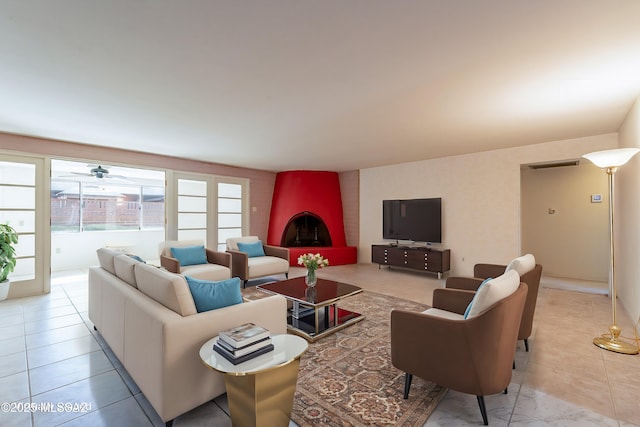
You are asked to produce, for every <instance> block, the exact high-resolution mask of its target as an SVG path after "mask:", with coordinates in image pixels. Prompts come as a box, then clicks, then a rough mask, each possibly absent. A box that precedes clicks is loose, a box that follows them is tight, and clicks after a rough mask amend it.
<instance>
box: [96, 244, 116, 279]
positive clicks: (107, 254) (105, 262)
mask: <svg viewBox="0 0 640 427" xmlns="http://www.w3.org/2000/svg"><path fill="white" fill-rule="evenodd" d="M96 253H97V254H98V262H99V263H100V267H102V268H104V269H105V270H107V271H108V272H109V273H111V274H116V267H115V266H114V264H113V259H114V258H115V257H117V256H118V255H122V252H119V251H114V250H113V249H108V248H100V249H98V250H97V251H96Z"/></svg>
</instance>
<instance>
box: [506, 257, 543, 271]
mask: <svg viewBox="0 0 640 427" xmlns="http://www.w3.org/2000/svg"><path fill="white" fill-rule="evenodd" d="M535 266H536V259H535V257H534V256H533V255H531V254H526V255H522V256H521V257H518V258H515V259H514V260H513V261H511V262H510V263H509V265H507V268H506V269H505V270H504V272H505V273H506V272H507V271H511V270H515V271H517V272H518V274H519V275H520V276H523V275H524V274H525V273H528V272H530V271H531V270H533V269H534V267H535Z"/></svg>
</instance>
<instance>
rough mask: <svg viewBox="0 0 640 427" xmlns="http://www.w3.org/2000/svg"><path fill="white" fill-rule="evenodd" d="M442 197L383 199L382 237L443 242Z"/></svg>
mask: <svg viewBox="0 0 640 427" xmlns="http://www.w3.org/2000/svg"><path fill="white" fill-rule="evenodd" d="M441 215H442V199H441V198H432V199H410V200H383V201H382V237H383V238H384V239H394V240H411V241H414V242H430V243H442V218H441Z"/></svg>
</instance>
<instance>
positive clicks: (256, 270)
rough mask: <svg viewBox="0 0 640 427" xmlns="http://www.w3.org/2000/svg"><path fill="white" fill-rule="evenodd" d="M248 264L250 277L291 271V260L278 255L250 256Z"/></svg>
mask: <svg viewBox="0 0 640 427" xmlns="http://www.w3.org/2000/svg"><path fill="white" fill-rule="evenodd" d="M247 264H248V267H249V277H250V278H254V277H263V276H269V275H271V274H281V273H287V272H288V271H289V262H288V261H287V260H285V259H282V258H279V257H276V256H269V255H267V256H260V257H253V258H249V259H248V260H247Z"/></svg>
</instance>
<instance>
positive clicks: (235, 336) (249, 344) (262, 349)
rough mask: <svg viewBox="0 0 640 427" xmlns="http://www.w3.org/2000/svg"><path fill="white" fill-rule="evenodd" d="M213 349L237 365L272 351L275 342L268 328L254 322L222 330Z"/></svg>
mask: <svg viewBox="0 0 640 427" xmlns="http://www.w3.org/2000/svg"><path fill="white" fill-rule="evenodd" d="M213 349H214V350H215V351H216V352H217V353H218V354H220V355H222V356H223V357H224V358H225V359H227V360H228V361H229V362H231V363H233V364H234V365H237V364H238V363H242V362H246V361H247V360H250V359H253V358H254V357H257V356H260V355H261V354H265V353H268V352H270V351H272V350H273V343H272V342H271V334H270V333H269V331H268V330H267V329H265V328H263V327H261V326H258V325H255V324H253V323H245V324H244V325H240V326H236V327H235V328H233V329H229V330H227V331H222V332H220V334H219V335H218V341H216V343H215V344H214V345H213Z"/></svg>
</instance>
